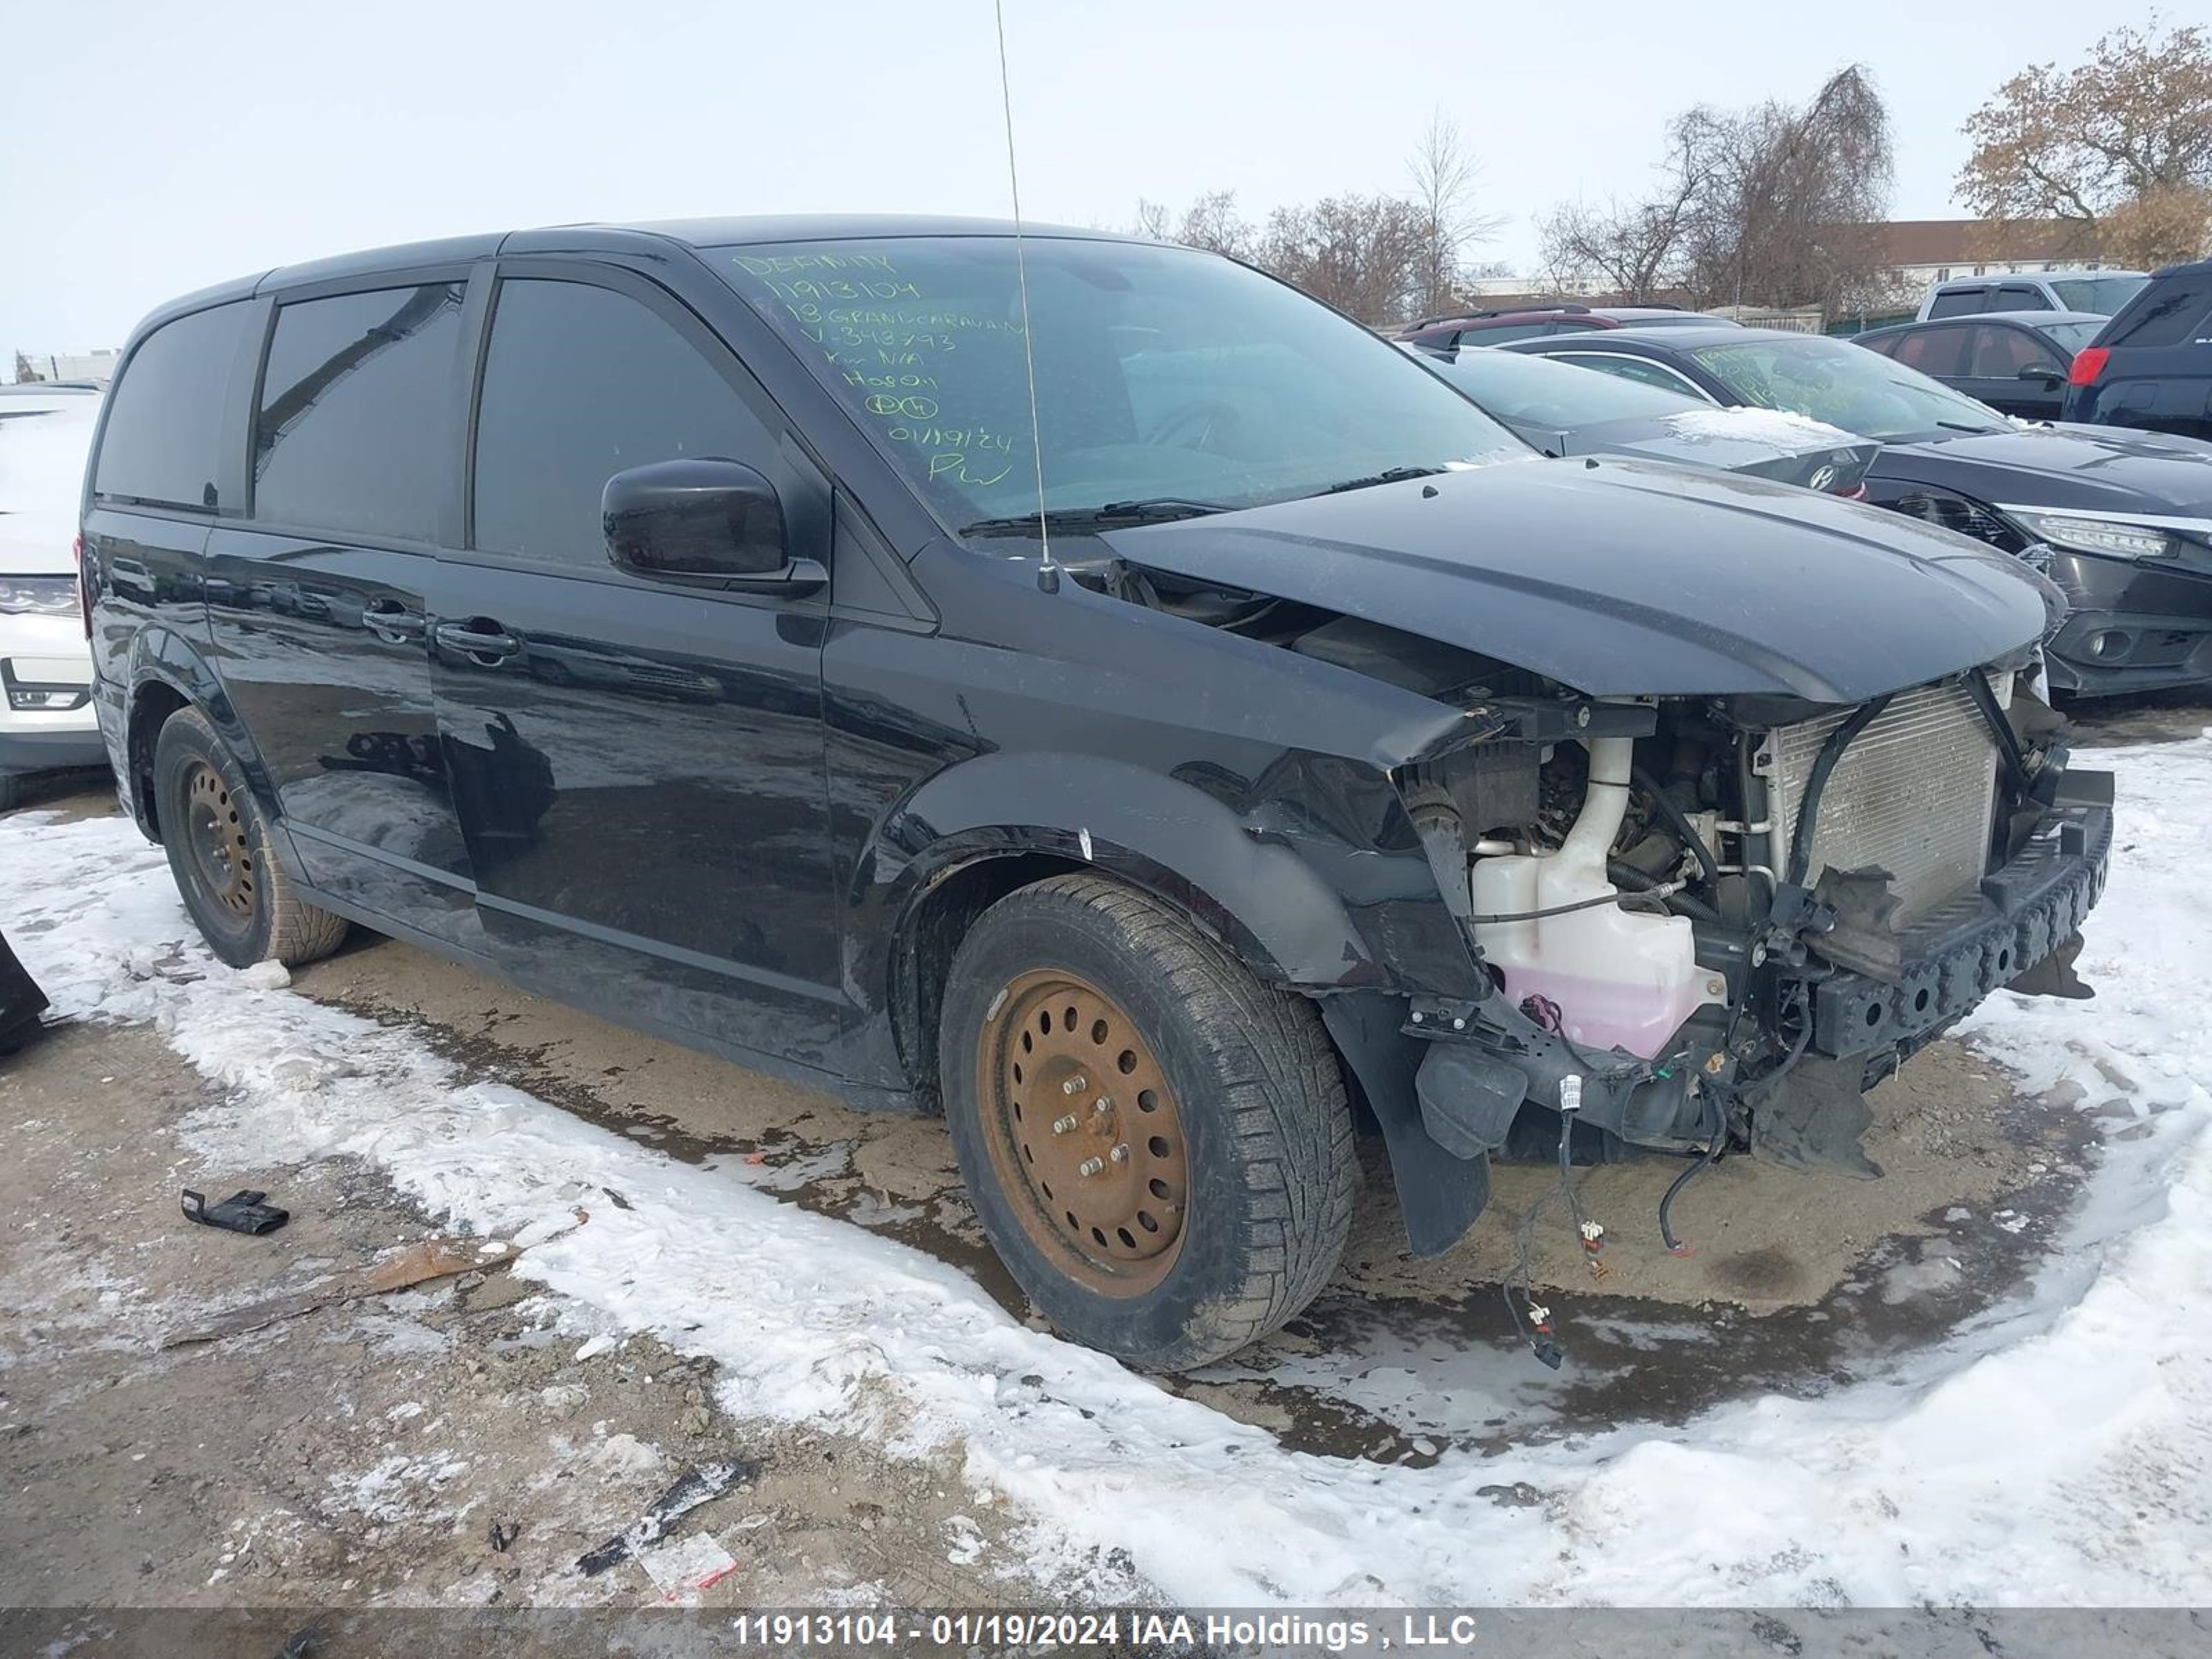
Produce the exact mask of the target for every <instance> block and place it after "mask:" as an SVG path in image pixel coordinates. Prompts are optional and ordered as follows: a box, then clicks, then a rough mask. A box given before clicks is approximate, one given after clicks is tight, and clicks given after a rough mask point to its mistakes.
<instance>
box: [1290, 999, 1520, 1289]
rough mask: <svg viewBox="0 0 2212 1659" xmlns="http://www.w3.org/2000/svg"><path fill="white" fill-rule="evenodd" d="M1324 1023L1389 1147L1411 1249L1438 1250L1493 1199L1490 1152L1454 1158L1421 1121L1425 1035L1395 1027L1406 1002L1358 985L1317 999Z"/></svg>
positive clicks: (1462, 1232) (1452, 1242)
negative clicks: (1418, 1082)
mask: <svg viewBox="0 0 2212 1659" xmlns="http://www.w3.org/2000/svg"><path fill="white" fill-rule="evenodd" d="M1320 1006H1321V1016H1322V1023H1323V1024H1325V1025H1327V1026H1328V1034H1329V1036H1330V1037H1331V1038H1332V1039H1334V1042H1335V1043H1336V1048H1337V1052H1338V1053H1339V1054H1342V1055H1343V1056H1344V1059H1345V1062H1346V1065H1348V1066H1350V1067H1351V1069H1352V1075H1353V1077H1354V1078H1356V1079H1358V1084H1359V1091H1360V1093H1361V1094H1362V1095H1363V1096H1364V1097H1365V1098H1366V1101H1367V1105H1368V1109H1370V1111H1372V1112H1373V1113H1374V1114H1375V1121H1376V1122H1377V1123H1378V1124H1379V1125H1381V1127H1382V1130H1383V1145H1384V1146H1386V1147H1388V1148H1389V1153H1390V1177H1391V1181H1392V1183H1393V1184H1394V1185H1395V1186H1396V1188H1397V1189H1398V1208H1399V1212H1400V1213H1401V1215H1403V1217H1404V1218H1405V1222H1406V1244H1407V1249H1410V1250H1411V1251H1412V1252H1413V1255H1416V1256H1418V1257H1423V1258H1426V1257H1429V1256H1433V1255H1443V1253H1444V1252H1445V1251H1446V1250H1449V1249H1451V1247H1452V1246H1453V1245H1455V1244H1456V1243H1459V1241H1460V1240H1461V1238H1462V1237H1465V1235H1466V1233H1467V1230H1468V1228H1469V1227H1471V1226H1473V1225H1474V1218H1475V1217H1477V1216H1479V1215H1480V1214H1481V1213H1482V1212H1483V1209H1484V1206H1486V1205H1487V1204H1488V1203H1489V1202H1490V1160H1489V1158H1486V1157H1482V1156H1476V1157H1474V1158H1457V1157H1455V1156H1454V1155H1453V1154H1451V1153H1450V1152H1446V1151H1445V1150H1444V1148H1443V1146H1439V1145H1438V1144H1437V1139H1436V1137H1435V1136H1433V1135H1431V1133H1429V1131H1428V1128H1427V1126H1426V1125H1425V1124H1424V1123H1423V1122H1422V1121H1421V1105H1420V1099H1419V1094H1418V1093H1417V1092H1416V1090H1415V1087H1414V1083H1413V1078H1414V1074H1415V1073H1416V1072H1417V1071H1418V1070H1419V1066H1420V1062H1421V1060H1422V1057H1423V1054H1424V1053H1425V1050H1426V1049H1427V1048H1428V1045H1427V1044H1426V1043H1425V1042H1420V1041H1419V1040H1418V1039H1416V1038H1413V1037H1409V1036H1406V1035H1405V1034H1404V1033H1403V1032H1401V1030H1399V1029H1398V1025H1399V1022H1400V1020H1401V1019H1402V1018H1404V1015H1405V1006H1406V1005H1405V1004H1404V1002H1402V1001H1401V1000H1399V999H1398V998H1396V997H1389V996H1381V995H1377V994H1371V993H1366V992H1359V993H1354V994H1351V995H1346V996H1333V997H1324V998H1322V999H1321V1003H1320Z"/></svg>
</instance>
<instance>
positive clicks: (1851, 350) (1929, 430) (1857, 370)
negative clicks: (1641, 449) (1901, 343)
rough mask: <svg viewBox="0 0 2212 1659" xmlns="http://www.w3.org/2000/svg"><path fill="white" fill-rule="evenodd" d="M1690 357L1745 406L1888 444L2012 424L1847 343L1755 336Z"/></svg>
mask: <svg viewBox="0 0 2212 1659" xmlns="http://www.w3.org/2000/svg"><path fill="white" fill-rule="evenodd" d="M1690 356H1692V357H1694V358H1695V359H1697V361H1698V363H1699V367H1701V368H1704V369H1705V372H1706V373H1707V374H1711V376H1712V377H1713V378H1714V379H1715V380H1718V381H1719V382H1720V383H1721V384H1722V385H1723V386H1726V387H1727V388H1728V392H1729V396H1730V397H1732V398H1735V400H1736V401H1737V402H1739V403H1746V404H1754V405H1756V406H1757V407H1759V408H1760V409H1784V410H1790V411H1791V412H1793V413H1795V414H1798V415H1804V416H1810V417H1811V418H1812V419H1814V420H1816V421H1826V422H1827V423H1828V424H1829V425H1830V426H1839V427H1841V428H1843V429H1844V431H1846V432H1856V433H1857V434H1858V435H1859V436H1861V437H1862V438H1874V439H1878V440H1879V441H1881V442H1883V443H1899V442H1902V441H1905V440H1907V439H1911V438H1924V437H1928V436H1930V435H1933V434H1935V433H1937V432H1942V431H1947V430H1948V431H1967V432H2000V431H2002V430H2004V429H2005V428H2006V426H2007V424H2008V422H2006V420H2005V418H2004V416H2002V415H2000V414H1998V413H1997V412H1996V410H1993V409H1991V408H1990V406H1989V405H1988V404H1978V403H1976V402H1975V401H1974V400H1973V399H1972V398H1968V397H1966V396H1964V395H1962V394H1960V393H1959V392H1954V391H1952V390H1951V388H1950V387H1948V386H1943V385H1942V384H1940V383H1939V382H1937V381H1935V380H1929V378H1928V377H1927V376H1926V375H1925V374H1922V373H1920V371H1919V370H1917V369H1915V368H1906V367H1905V365H1904V364H1903V363H1899V362H1891V361H1890V359H1888V358H1887V357H1885V356H1881V354H1880V353H1879V352H1874V351H1869V350H1868V349H1866V348H1865V347H1864V346H1857V345H1851V344H1849V343H1845V342H1844V341H1842V340H1828V339H1821V338H1819V337H1814V336H1811V335H1806V336H1802V337H1798V338H1796V339H1782V338H1773V337H1763V336H1755V337H1753V338H1751V339H1748V340H1745V341H1742V342H1741V343H1733V342H1732V343H1729V344H1728V345H1707V346H1692V348H1691V349H1690Z"/></svg>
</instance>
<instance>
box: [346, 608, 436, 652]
mask: <svg viewBox="0 0 2212 1659" xmlns="http://www.w3.org/2000/svg"><path fill="white" fill-rule="evenodd" d="M361 619H362V626H364V627H365V628H367V629H368V631H369V632H370V633H372V634H374V635H376V637H377V638H379V639H380V640H382V641H384V642H385V643H386V645H404V644H405V643H406V642H407V641H409V640H419V639H421V638H422V627H423V621H424V618H423V616H422V612H421V611H410V610H408V609H407V608H406V607H405V606H404V605H401V604H400V603H399V601H398V600H397V599H377V600H374V601H373V602H372V603H371V604H369V605H367V606H365V607H364V608H363V609H362V616H361Z"/></svg>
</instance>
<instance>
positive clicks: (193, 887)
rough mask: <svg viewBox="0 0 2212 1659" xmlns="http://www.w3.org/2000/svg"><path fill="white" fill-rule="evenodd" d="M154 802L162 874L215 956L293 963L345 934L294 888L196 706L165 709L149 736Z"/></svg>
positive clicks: (332, 946)
mask: <svg viewBox="0 0 2212 1659" xmlns="http://www.w3.org/2000/svg"><path fill="white" fill-rule="evenodd" d="M154 802H155V809H154V810H155V822H156V823H159V824H160V826H161V846H162V849H163V850H164V851H165V852H167V854H168V855H169V873H170V874H171V875H173V877H175V878H176V883H177V890H178V891H179V893H180V894H182V895H183V896H184V901H185V909H187V910H189V911H190V912H191V917H192V921H194V922H195V923H197V925H198V927H199V930H200V934H201V937H202V938H204V939H206V940H207V943H208V948H209V949H210V951H214V952H215V953H216V956H217V957H221V958H222V960H223V961H225V962H227V963H229V964H230V965H231V966H232V967H234V968H247V967H251V966H252V964H253V963H257V962H268V961H271V960H274V961H276V962H281V963H283V964H284V965H285V966H286V967H288V968H296V967H298V966H300V965H301V963H308V962H313V961H314V960H315V959H316V958H317V957H326V956H328V955H330V953H331V951H335V950H337V948H338V946H339V945H340V944H341V943H343V941H344V939H345V935H346V921H345V918H344V917H343V916H339V915H332V914H331V912H330V911H328V910H325V909H323V908H319V906H316V905H313V904H310V903H308V902H307V901H306V900H305V899H303V898H301V897H300V896H298V895H296V894H295V893H294V892H293V890H292V884H291V883H290V882H289V881H288V880H287V879H286V878H285V876H284V872H283V870H282V869H281V868H279V867H278V866H277V863H276V855H275V854H274V852H273V851H272V850H271V849H270V845H269V825H268V823H267V822H266V821H265V820H264V818H263V817H262V816H261V810H260V808H259V807H258V806H257V805H255V804H254V800H253V792H252V790H251V789H249V788H248V787H246V775H245V773H244V771H243V770H241V769H240V766H239V764H238V762H237V761H236V760H235V759H234V758H233V757H232V756H231V753H230V750H228V749H227V748H225V747H224V746H223V742H222V738H220V737H218V736H216V730H215V727H214V726H210V724H209V723H208V720H207V717H206V716H205V715H204V714H201V713H200V712H199V711H198V710H197V709H196V708H180V709H179V710H178V711H177V712H176V713H175V714H172V715H170V716H169V718H168V720H167V721H166V722H165V723H164V724H163V725H162V727H161V735H160V736H159V737H158V738H155V743H154Z"/></svg>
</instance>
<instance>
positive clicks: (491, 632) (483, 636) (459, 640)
mask: <svg viewBox="0 0 2212 1659" xmlns="http://www.w3.org/2000/svg"><path fill="white" fill-rule="evenodd" d="M430 637H431V638H432V639H434V640H435V641H437V642H438V644H439V646H440V647H441V648H442V649H444V650H447V651H452V652H455V653H459V655H462V656H465V657H468V658H471V659H474V660H475V661H477V662H479V663H482V664H483V665H484V666H486V667H489V666H491V665H493V664H494V663H500V662H505V661H506V660H507V659H508V658H509V657H512V656H515V655H517V654H519V653H520V652H521V650H522V641H520V640H518V639H517V638H515V637H514V635H512V634H510V633H508V632H507V630H506V629H503V628H501V626H500V625H499V624H498V623H495V622H490V621H487V620H486V619H485V618H483V617H471V618H470V619H469V620H468V621H466V622H442V623H439V624H438V625H437V626H436V627H435V628H434V629H431V630H430Z"/></svg>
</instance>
